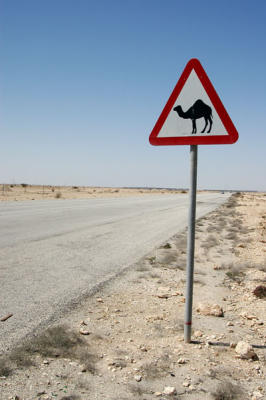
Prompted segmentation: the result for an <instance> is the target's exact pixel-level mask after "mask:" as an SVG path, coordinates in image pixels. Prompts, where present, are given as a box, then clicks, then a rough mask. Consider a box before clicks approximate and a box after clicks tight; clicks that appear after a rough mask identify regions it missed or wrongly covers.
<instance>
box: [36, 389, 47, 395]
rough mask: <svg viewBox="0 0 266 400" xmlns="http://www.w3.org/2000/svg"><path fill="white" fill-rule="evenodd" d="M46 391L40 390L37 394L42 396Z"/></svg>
mask: <svg viewBox="0 0 266 400" xmlns="http://www.w3.org/2000/svg"><path fill="white" fill-rule="evenodd" d="M45 393H46V391H45V390H41V391H40V392H38V393H37V396H42V395H43V394H45Z"/></svg>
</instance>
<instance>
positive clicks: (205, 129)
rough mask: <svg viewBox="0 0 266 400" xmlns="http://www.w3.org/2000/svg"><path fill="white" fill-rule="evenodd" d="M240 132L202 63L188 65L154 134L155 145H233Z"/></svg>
mask: <svg viewBox="0 0 266 400" xmlns="http://www.w3.org/2000/svg"><path fill="white" fill-rule="evenodd" d="M237 139H238V133H237V130H236V128H235V126H234V124H233V122H232V121H231V118H230V117H229V115H228V113H227V111H226V110H225V108H224V106H223V104H222V102H221V100H220V98H219V96H218V94H217V93H216V91H215V89H214V87H213V85H212V83H211V81H210V80H209V78H208V76H207V74H206V72H205V71H204V69H203V67H202V65H201V64H200V62H199V60H197V59H195V58H193V59H192V60H190V61H189V62H188V64H187V65H186V67H185V69H184V71H183V73H182V75H181V77H180V79H179V80H178V82H177V84H176V86H175V88H174V90H173V92H172V94H171V96H170V97H169V100H168V101H167V103H166V106H165V107H164V109H163V111H162V113H161V115H160V117H159V119H158V121H157V122H156V124H155V126H154V128H153V130H152V132H151V134H150V143H151V144H153V145H184V144H190V145H197V144H232V143H234V142H236V141H237Z"/></svg>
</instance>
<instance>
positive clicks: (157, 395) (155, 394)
mask: <svg viewBox="0 0 266 400" xmlns="http://www.w3.org/2000/svg"><path fill="white" fill-rule="evenodd" d="M161 395H162V392H154V396H156V397H159V396H161Z"/></svg>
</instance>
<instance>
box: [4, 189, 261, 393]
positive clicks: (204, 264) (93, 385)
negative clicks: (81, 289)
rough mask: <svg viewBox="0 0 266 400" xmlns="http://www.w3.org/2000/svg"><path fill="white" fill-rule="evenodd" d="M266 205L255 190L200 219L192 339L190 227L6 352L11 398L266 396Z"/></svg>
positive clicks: (6, 383)
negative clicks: (188, 332)
mask: <svg viewBox="0 0 266 400" xmlns="http://www.w3.org/2000/svg"><path fill="white" fill-rule="evenodd" d="M265 211H266V195H263V194H246V193H245V194H239V195H234V196H232V197H231V198H230V199H229V201H228V202H227V203H226V204H224V205H223V206H221V207H220V208H219V209H217V210H215V211H214V212H212V213H210V214H208V215H207V216H206V217H204V218H202V219H200V220H198V222H197V229H196V256H195V275H194V303H193V304H194V305H193V342H192V343H190V344H185V343H184V341H183V320H184V306H185V304H184V303H185V296H184V295H185V293H184V291H185V268H186V232H183V233H182V234H179V235H176V236H174V237H172V238H171V239H170V240H169V241H168V242H167V243H164V244H163V245H162V246H161V247H160V248H158V249H156V250H155V251H154V252H153V253H152V254H149V255H148V256H147V257H145V258H144V259H142V260H141V261H140V262H139V263H138V264H137V265H135V266H134V268H133V267H132V268H131V269H130V270H128V269H127V270H125V271H124V273H123V274H121V275H120V276H119V277H117V278H116V279H114V280H112V281H111V282H110V283H109V284H107V285H106V286H105V287H104V288H102V290H101V291H100V292H98V293H96V294H95V295H94V296H92V297H91V298H89V299H88V300H86V302H84V304H82V305H81V306H80V307H79V308H78V309H76V310H75V311H73V313H71V314H70V315H68V316H67V318H66V319H65V320H64V321H62V324H61V325H60V326H59V327H54V328H51V329H49V330H48V331H45V332H43V334H40V335H37V336H36V337H34V338H32V340H31V341H29V342H27V343H24V344H23V345H22V346H21V347H20V348H19V349H15V350H14V351H13V352H12V353H11V354H9V355H7V356H6V357H5V358H2V359H1V360H0V375H2V377H1V379H0V398H1V400H2V399H3V400H7V399H8V400H11V399H16V400H33V399H34V400H35V399H41V400H44V399H46V400H48V399H49V400H51V399H56V398H57V399H60V400H85V399H90V400H92V399H93V400H96V399H97V400H105V399H108V400H118V399H119V400H126V399H142V400H144V399H146V400H150V399H159V400H166V399H181V400H183V399H184V400H186V399H188V400H201V399H202V400H205V399H206V400H208V399H214V400H230V399H232V400H233V399H241V400H245V399H252V400H258V399H264V398H265V394H266V384H265V378H264V370H265V364H266V355H265V350H266V331H265V316H266V310H265V300H266V297H265V286H266V262H265V260H266V254H265V250H266V246H265V243H266V212H265ZM258 286H260V287H262V288H264V290H263V289H261V290H257V292H256V293H257V295H259V296H260V297H257V296H256V295H255V294H253V291H254V289H256V287H258ZM215 305H216V306H215ZM207 306H209V307H207ZM219 307H220V308H219ZM210 308H212V309H214V311H215V312H216V313H217V312H220V314H222V315H223V316H220V317H218V316H214V315H205V314H206V313H208V312H209V311H210ZM197 309H198V310H201V311H200V312H199V311H197ZM0 323H8V320H6V321H5V322H0ZM241 341H242V342H245V343H247V344H246V345H240V347H241V346H242V347H243V346H244V347H245V346H246V351H242V353H241V354H242V357H246V358H241V355H240V353H237V351H239V350H238V349H239V345H238V346H237V347H236V345H237V343H239V342H241ZM248 344H249V345H251V347H250V348H248ZM242 350H243V349H242ZM240 352H241V349H240Z"/></svg>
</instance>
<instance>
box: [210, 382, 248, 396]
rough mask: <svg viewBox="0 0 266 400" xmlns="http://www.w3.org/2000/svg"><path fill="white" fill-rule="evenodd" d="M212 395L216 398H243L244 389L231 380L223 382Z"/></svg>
mask: <svg viewBox="0 0 266 400" xmlns="http://www.w3.org/2000/svg"><path fill="white" fill-rule="evenodd" d="M212 397H213V399H214V400H237V399H239V400H240V399H241V400H243V391H242V390H241V388H240V387H239V386H236V385H233V384H232V383H231V382H221V383H219V385H218V386H217V388H216V390H215V392H213V393H212Z"/></svg>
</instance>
